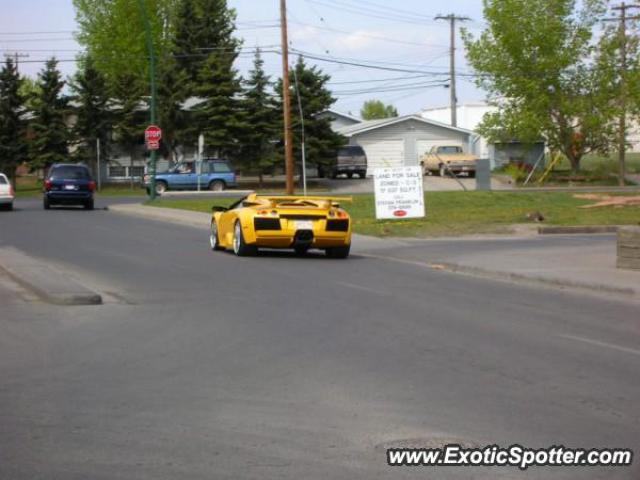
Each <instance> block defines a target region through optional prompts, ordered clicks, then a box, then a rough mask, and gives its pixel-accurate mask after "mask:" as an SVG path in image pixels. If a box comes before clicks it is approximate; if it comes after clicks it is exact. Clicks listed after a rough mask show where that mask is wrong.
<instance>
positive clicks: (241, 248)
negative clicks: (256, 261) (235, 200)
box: [233, 220, 258, 257]
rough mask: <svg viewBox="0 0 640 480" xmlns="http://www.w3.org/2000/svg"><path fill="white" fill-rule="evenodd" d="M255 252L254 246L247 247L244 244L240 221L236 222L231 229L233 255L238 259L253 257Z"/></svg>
mask: <svg viewBox="0 0 640 480" xmlns="http://www.w3.org/2000/svg"><path fill="white" fill-rule="evenodd" d="M257 250H258V249H257V248H256V247H255V246H254V245H247V244H246V243H245V241H244V235H243V234H242V225H240V220H238V221H236V224H235V226H234V227H233V253H235V254H236V255H237V256H238V257H248V256H250V255H255V254H256V252H257Z"/></svg>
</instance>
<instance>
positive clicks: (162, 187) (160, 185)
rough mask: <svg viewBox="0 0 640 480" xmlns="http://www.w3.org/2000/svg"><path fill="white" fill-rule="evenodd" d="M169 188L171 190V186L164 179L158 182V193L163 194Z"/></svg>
mask: <svg viewBox="0 0 640 480" xmlns="http://www.w3.org/2000/svg"><path fill="white" fill-rule="evenodd" d="M167 190H169V187H168V186H167V184H166V183H165V182H163V181H159V182H156V193H157V194H158V195H162V194H163V193H164V192H166V191H167Z"/></svg>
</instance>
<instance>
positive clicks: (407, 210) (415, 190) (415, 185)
mask: <svg viewBox="0 0 640 480" xmlns="http://www.w3.org/2000/svg"><path fill="white" fill-rule="evenodd" d="M373 178H374V186H375V195H376V218H378V219H388V218H391V219H403V218H421V217H424V216H425V209H424V192H423V188H422V169H421V168H420V167H395V168H378V169H375V170H374V171H373Z"/></svg>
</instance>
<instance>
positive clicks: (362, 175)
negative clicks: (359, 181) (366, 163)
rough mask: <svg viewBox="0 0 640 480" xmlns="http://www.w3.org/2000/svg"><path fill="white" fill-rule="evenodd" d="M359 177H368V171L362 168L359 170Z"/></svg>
mask: <svg viewBox="0 0 640 480" xmlns="http://www.w3.org/2000/svg"><path fill="white" fill-rule="evenodd" d="M358 177H360V178H367V171H366V170H360V171H359V172H358Z"/></svg>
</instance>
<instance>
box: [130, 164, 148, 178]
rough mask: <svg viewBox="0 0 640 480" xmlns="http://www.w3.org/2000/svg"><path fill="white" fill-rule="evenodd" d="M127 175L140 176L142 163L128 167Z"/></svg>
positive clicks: (142, 168) (142, 170)
mask: <svg viewBox="0 0 640 480" xmlns="http://www.w3.org/2000/svg"><path fill="white" fill-rule="evenodd" d="M128 170H129V175H128V176H129V177H142V176H143V175H144V165H139V166H133V167H129V168H128Z"/></svg>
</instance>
